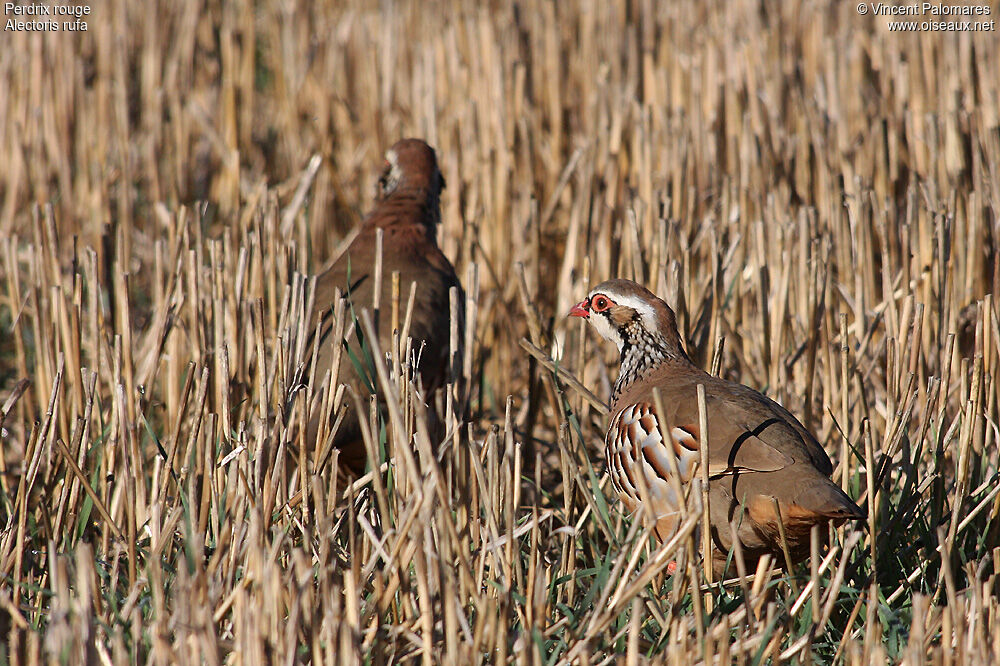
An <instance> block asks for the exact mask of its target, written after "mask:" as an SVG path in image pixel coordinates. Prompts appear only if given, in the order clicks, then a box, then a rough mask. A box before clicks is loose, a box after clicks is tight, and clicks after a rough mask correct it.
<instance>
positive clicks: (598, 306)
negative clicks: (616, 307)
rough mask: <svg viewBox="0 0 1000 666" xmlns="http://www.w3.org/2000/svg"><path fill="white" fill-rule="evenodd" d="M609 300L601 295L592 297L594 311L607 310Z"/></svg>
mask: <svg viewBox="0 0 1000 666" xmlns="http://www.w3.org/2000/svg"><path fill="white" fill-rule="evenodd" d="M609 305H610V302H609V301H608V299H606V298H604V297H603V296H598V297H597V298H595V299H594V302H593V308H594V311H595V312H601V311H602V310H607V309H608V306H609Z"/></svg>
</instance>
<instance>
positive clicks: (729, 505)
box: [570, 280, 865, 576]
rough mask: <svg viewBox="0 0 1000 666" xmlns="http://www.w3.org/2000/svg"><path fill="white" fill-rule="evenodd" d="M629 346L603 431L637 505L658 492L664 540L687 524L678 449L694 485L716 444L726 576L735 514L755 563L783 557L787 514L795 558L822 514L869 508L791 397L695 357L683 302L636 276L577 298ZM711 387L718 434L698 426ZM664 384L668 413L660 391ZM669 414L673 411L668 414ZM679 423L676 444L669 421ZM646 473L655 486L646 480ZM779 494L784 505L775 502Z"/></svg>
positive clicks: (655, 500) (629, 501)
mask: <svg viewBox="0 0 1000 666" xmlns="http://www.w3.org/2000/svg"><path fill="white" fill-rule="evenodd" d="M570 315H571V316H576V317H583V318H585V319H586V320H587V321H588V322H590V323H591V324H592V325H593V327H594V328H595V329H596V330H597V332H598V333H600V334H601V336H602V337H604V338H605V339H607V340H610V341H612V342H614V343H615V344H616V345H617V346H618V349H619V351H620V352H621V370H620V373H619V375H618V380H617V382H616V383H615V386H614V390H613V391H612V393H611V411H610V414H611V420H610V424H609V426H608V432H607V436H606V437H605V445H606V449H605V452H606V455H607V463H608V471H609V473H610V475H611V480H612V482H613V484H614V487H615V490H616V491H617V492H618V495H619V497H620V498H621V500H622V501H623V502H624V503H625V505H626V506H627V507H628V509H629V510H630V511H635V510H636V509H638V507H639V506H640V505H641V504H642V503H643V502H646V501H648V502H649V503H650V504H651V505H652V506H650V507H647V509H649V510H651V511H652V515H653V516H654V517H655V518H656V533H657V537H658V538H659V539H660V540H661V541H666V540H667V539H669V538H670V537H671V536H672V535H673V534H674V533H675V532H676V530H677V529H678V527H679V525H680V523H681V518H682V512H683V511H684V500H683V498H679V497H677V495H676V493H675V491H674V487H673V485H672V483H671V480H670V478H669V477H670V474H671V469H673V468H674V466H673V465H671V464H670V461H669V460H668V457H673V458H674V462H675V463H676V470H677V474H678V475H679V476H680V479H679V481H680V486H681V488H683V489H684V490H685V491H686V486H687V484H689V483H690V482H691V481H692V479H693V478H694V477H695V475H697V474H700V473H699V472H698V471H697V467H698V465H699V463H700V460H701V455H700V449H701V447H702V446H707V447H708V465H709V469H708V473H709V504H710V520H711V525H712V527H711V537H712V542H713V545H714V548H713V554H712V555H713V557H712V559H713V570H714V572H715V574H716V576H722V575H723V574H725V573H726V570H725V569H726V559H727V556H728V553H729V551H730V550H731V549H732V547H733V543H732V530H731V529H730V523H731V524H732V525H733V526H734V527H735V528H736V535H737V538H738V539H739V542H740V546H741V547H742V551H743V556H744V559H745V561H746V562H747V566H748V567H749V570H750V571H753V567H754V566H755V565H756V562H757V560H759V558H760V557H761V556H763V555H764V554H770V555H772V556H773V557H774V558H776V561H777V562H779V563H780V562H784V556H783V551H782V547H781V536H780V529H779V526H778V521H779V520H780V521H781V522H782V523H783V524H784V531H785V536H786V540H787V545H788V549H789V553H790V556H791V559H792V561H793V562H797V561H800V560H802V559H804V558H805V557H807V556H808V554H809V550H810V530H811V528H812V526H813V525H826V524H827V523H829V522H831V521H832V522H833V523H834V524H837V525H839V524H841V523H843V522H844V521H845V520H847V519H849V518H853V519H859V518H863V517H864V515H865V514H864V513H863V512H862V511H861V509H860V508H859V507H858V506H857V505H856V504H855V503H854V502H853V501H852V500H851V498H850V497H848V496H847V495H846V494H845V493H844V492H843V491H842V490H841V489H840V488H839V487H838V486H837V485H836V484H835V483H833V481H831V480H830V474H831V473H832V471H833V468H832V465H831V464H830V458H829V457H828V456H827V455H826V452H825V451H824V450H823V448H822V447H821V446H820V444H819V442H817V441H816V438H815V437H813V435H812V434H811V433H810V432H809V431H808V430H806V429H805V427H804V426H803V425H802V424H801V423H799V421H798V420H797V419H796V418H795V417H794V416H792V415H791V414H790V413H789V412H788V411H787V410H786V409H785V408H784V407H782V406H781V405H779V404H778V403H776V402H774V401H773V400H771V399H769V398H767V397H765V396H763V395H761V394H760V393H758V392H757V391H754V390H753V389H751V388H748V387H746V386H743V385H741V384H736V383H734V382H730V381H727V380H725V379H721V378H719V377H715V376H713V375H710V374H708V373H706V372H705V371H703V370H702V369H701V368H699V367H697V366H695V365H694V364H693V363H692V362H691V361H690V360H689V358H688V356H687V354H685V352H684V349H683V348H682V347H681V341H680V336H679V335H678V333H677V324H676V320H675V317H674V313H673V311H672V310H671V309H670V307H669V306H667V304H666V303H664V302H663V301H662V300H661V299H659V298H657V297H656V296H655V295H654V294H652V293H651V292H650V291H649V290H647V289H645V288H644V287H642V286H640V285H638V284H636V283H635V282H632V281H630V280H608V281H606V282H602V283H601V284H599V285H597V286H596V287H594V288H593V289H592V290H591V292H590V294H588V295H587V297H586V298H585V299H583V300H582V301H580V302H579V303H577V304H576V305H575V306H573V309H572V310H571V311H570ZM699 384H702V385H704V387H705V403H706V411H707V414H708V419H707V423H708V441H707V442H706V441H705V440H704V437H703V436H702V433H700V432H699V427H698V423H699V420H698V398H697V386H698V385H699ZM654 387H656V388H659V390H660V393H661V397H662V401H661V403H662V405H663V409H664V410H665V411H666V412H667V413H666V414H664V415H661V414H658V413H657V410H656V407H655V404H654V403H655V400H654V397H653V389H654ZM661 417H665V418H661ZM661 423H663V424H669V426H670V428H671V433H670V434H671V439H672V440H673V442H672V444H667V443H665V442H664V441H663V439H662V437H661V434H660V425H661ZM640 475H642V478H643V479H644V480H645V486H646V489H645V490H644V489H642V487H641V486H642V481H641V480H640V479H639V476H640ZM775 501H776V502H777V508H778V511H776V510H775Z"/></svg>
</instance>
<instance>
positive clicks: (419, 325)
mask: <svg viewBox="0 0 1000 666" xmlns="http://www.w3.org/2000/svg"><path fill="white" fill-rule="evenodd" d="M444 187H445V180H444V177H442V175H441V172H440V171H439V170H438V164H437V158H436V156H435V153H434V149H433V148H431V147H430V146H428V145H427V144H426V143H424V142H423V141H421V140H419V139H403V140H401V141H398V142H397V143H396V144H395V145H393V146H392V148H390V149H389V150H388V152H386V164H385V169H384V171H383V173H382V176H381V178H380V179H379V192H378V195H377V197H376V205H375V208H374V209H373V210H372V211H371V212H370V213H369V214H368V215H367V216H366V217H365V218H364V220H362V222H361V227H360V229H359V231H358V234H357V236H356V237H355V239H354V240H353V241H352V242H351V244H350V246H349V248H348V249H347V251H346V252H344V254H343V255H342V256H341V257H339V258H338V259H337V260H336V262H335V263H334V264H333V265H332V266H331V267H330V268H328V269H327V270H326V271H324V272H323V273H321V274H319V275H318V276H317V278H316V279H317V284H316V298H315V307H314V309H313V313H312V316H311V318H310V321H311V328H310V330H311V331H316V330H317V325H318V326H319V329H318V331H319V336H320V340H319V353H318V357H317V364H316V377H317V382H318V381H320V379H321V378H322V377H323V376H324V375H325V374H326V373H327V372H328V371H329V370H330V369H331V367H332V365H333V359H334V344H333V341H331V339H330V338H332V337H333V335H334V331H335V329H336V322H335V321H334V315H333V313H334V298H335V291H336V290H337V289H340V291H341V293H342V294H343V295H344V297H345V298H347V299H349V303H350V306H351V307H349V308H348V309H347V310H346V316H347V317H349V318H350V317H351V316H352V315H351V308H353V310H354V313H355V314H356V315H357V316H358V318H360V316H361V311H362V310H363V309H366V308H367V309H371V308H372V304H373V296H374V289H375V262H376V252H377V249H376V232H377V230H378V229H381V230H382V233H383V236H382V284H381V296H380V298H381V301H380V303H381V305H380V311H381V313H380V316H379V318H378V322H377V327H378V342H379V347H380V349H381V350H382V351H383V352H386V351H388V350H389V349H390V348H391V342H392V334H393V331H392V317H391V316H390V314H389V313H390V312H391V307H392V274H393V272H396V271H398V272H399V293H400V298H399V300H400V304H399V311H400V314H399V317H400V319H402V318H403V317H404V315H405V313H406V307H407V301H408V298H409V293H410V288H411V287H410V285H411V283H414V282H415V283H416V295H415V300H414V304H413V313H412V319H411V321H410V327H409V337H410V338H412V349H413V351H414V357H415V358H417V359H419V365H418V366H417V374H418V375H419V377H420V379H421V381H422V384H423V388H424V391H425V395H427V396H429V395H430V394H431V393H432V392H433V391H434V390H435V389H437V388H438V387H440V386H442V385H443V384H444V382H445V380H446V379H447V376H448V360H449V330H450V329H449V318H450V299H449V290H450V288H451V287H457V288H458V289H459V303H460V304H461V303H462V302H463V301H464V297H463V295H462V291H461V284H459V281H458V277H457V276H456V274H455V269H454V267H453V266H452V265H451V262H450V261H448V258H447V257H446V256H445V255H444V254H443V253H442V252H441V249H440V248H439V247H438V245H437V225H438V224H439V223H440V221H441V209H440V205H439V202H440V198H441V190H443V189H444ZM359 325H360V323H359ZM350 328H351V326H350V320H349V321H348V322H347V326H345V331H347V330H349V329H350ZM312 344H313V340H312V338H310V339H309V340H308V347H309V348H311V347H312ZM401 344H405V341H403V343H401ZM350 347H351V349H352V350H353V353H354V356H355V358H356V359H363V358H364V357H363V355H362V353H361V348H360V345H359V343H358V340H357V332H356V331H355V332H354V333H353V334H352V335H351V338H350ZM362 363H363V360H362ZM335 379H336V381H337V382H338V383H346V384H349V385H350V386H351V387H352V388H353V389H354V390H355V391H356V392H357V393H358V394H359V395H360V396H361V397H362V399H363V400H364V399H367V396H368V395H370V391H369V388H368V386H367V382H366V381H365V380H363V379H362V377H361V376H359V373H358V370H357V368H356V367H355V363H354V362H352V361H351V359H349V357H348V354H347V353H346V352H345V353H344V354H342V357H341V362H340V372H339V377H337V378H335ZM373 379H374V378H369V380H373ZM374 384H375V385H377V380H374ZM336 385H337V384H334V386H336ZM349 402H350V401H349ZM364 404H367V403H366V402H365V403H364ZM318 426H319V416H318V415H317V416H314V417H313V419H312V420H311V421H310V423H309V424H308V430H307V436H308V437H309V439H310V440H315V437H316V435H317V431H318ZM331 426H332V418H331ZM333 444H334V446H335V447H337V448H338V449H340V462H341V465H342V466H344V467H346V468H347V469H348V470H349V471H351V472H353V473H355V474H360V473H361V472H362V471H364V467H365V462H366V454H365V445H364V440H363V439H362V437H361V429H360V426H359V423H358V417H357V410H356V409H355V408H354V407H353V406H350V407H349V408H348V409H347V411H346V413H345V416H344V420H343V421H342V423H341V425H340V427H339V429H338V430H337V433H336V436H335V438H334V442H333Z"/></svg>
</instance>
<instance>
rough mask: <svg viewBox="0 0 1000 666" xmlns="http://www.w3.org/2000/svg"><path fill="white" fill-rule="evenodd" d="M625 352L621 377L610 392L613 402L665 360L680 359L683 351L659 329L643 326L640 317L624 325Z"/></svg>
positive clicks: (623, 352) (623, 349)
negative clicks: (658, 330) (676, 348)
mask: <svg viewBox="0 0 1000 666" xmlns="http://www.w3.org/2000/svg"><path fill="white" fill-rule="evenodd" d="M621 334H622V339H623V340H624V343H623V344H622V356H621V370H620V371H619V373H618V381H616V382H615V388H614V390H613V391H612V392H611V402H612V403H614V401H615V400H617V399H618V396H620V395H621V394H622V393H624V392H625V390H626V389H628V388H629V387H630V386H631V385H632V384H634V383H635V382H637V381H639V380H640V379H642V378H643V377H645V376H646V375H648V374H649V373H650V372H652V371H653V370H654V369H655V368H657V367H658V366H659V365H661V364H662V363H665V362H666V361H671V360H677V359H678V358H680V357H681V356H682V355H683V352H678V351H677V350H675V349H673V348H672V346H671V345H670V343H669V342H667V339H666V338H665V337H664V336H662V335H660V334H659V333H655V332H651V331H648V330H646V329H645V328H643V326H642V324H640V323H639V322H638V321H632V322H631V323H629V325H628V326H627V327H625V328H624V329H621Z"/></svg>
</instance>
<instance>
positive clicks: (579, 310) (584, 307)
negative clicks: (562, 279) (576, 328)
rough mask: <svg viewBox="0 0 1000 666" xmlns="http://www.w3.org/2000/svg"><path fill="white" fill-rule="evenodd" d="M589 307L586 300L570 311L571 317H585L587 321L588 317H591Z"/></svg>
mask: <svg viewBox="0 0 1000 666" xmlns="http://www.w3.org/2000/svg"><path fill="white" fill-rule="evenodd" d="M589 307H590V303H589V302H587V299H586V298H585V299H583V300H582V301H580V302H579V303H577V304H576V305H574V306H573V307H572V309H570V311H569V316H570V317H583V318H584V319H587V318H588V317H590V310H589V309H588V308H589Z"/></svg>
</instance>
